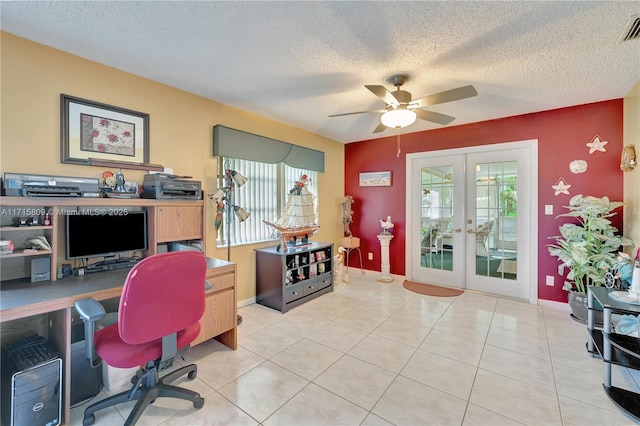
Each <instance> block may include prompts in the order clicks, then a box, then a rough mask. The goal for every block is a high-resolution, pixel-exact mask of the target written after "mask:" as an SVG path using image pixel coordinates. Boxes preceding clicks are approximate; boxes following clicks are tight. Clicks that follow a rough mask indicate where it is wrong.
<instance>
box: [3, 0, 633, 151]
mask: <svg viewBox="0 0 640 426" xmlns="http://www.w3.org/2000/svg"><path fill="white" fill-rule="evenodd" d="M638 13H640V1H592V2H583V1H549V2H545V1H531V2H522V1H510V2H508V1H470V2H466V1H456V2H435V1H418V2H397V1H396V2H389V1H378V2H364V1H358V2H350V1H343V2H329V1H315V2H306V1H305V2H303V1H301V2H241V1H231V2H212V1H199V2H148V1H141V2H135V1H128V2H114V1H104V2H96V1H88V2H78V1H68V2H67V1H55V2H42V1H38V2H30V1H19V2H12V1H1V2H0V14H1V24H0V27H1V29H2V30H4V31H7V32H9V33H13V34H16V35H18V36H21V37H25V38H27V39H30V40H34V41H36V42H39V43H43V44H46V45H48V46H52V47H55V48H57V49H61V50H64V51H67V52H70V53H73V54H75V55H78V56H81V57H84V58H87V59H90V60H93V61H97V62H100V63H103V64H106V65H110V66H112V67H115V68H118V69H122V70H124V71H128V72H130V73H133V74H136V75H139V76H142V77H146V78H149V79H151V80H155V81H158V82H161V83H164V84H168V85H170V86H174V87H177V88H180V89H183V90H186V91H188V92H191V93H195V94H197V95H200V96H203V97H206V98H209V99H212V100H215V101H218V102H221V103H224V104H227V105H231V106H234V107H237V108H241V109H243V110H247V111H251V112H255V113H257V114H260V115H263V116H266V117H269V118H272V119H275V120H278V121H280V122H283V123H287V124H290V125H293V126H297V127H300V128H303V129H306V130H309V131H311V132H315V133H318V134H321V135H324V136H326V137H329V138H331V139H334V140H337V141H340V142H345V143H346V142H353V141H358V140H364V139H371V138H374V137H380V136H388V135H392V134H395V132H396V131H395V130H391V129H388V130H386V131H385V132H383V133H379V134H377V135H373V134H372V131H373V129H374V128H375V127H376V126H377V125H378V123H379V120H380V115H379V114H377V113H369V114H362V115H351V116H346V117H335V118H328V115H330V114H336V113H344V112H352V111H363V110H369V109H380V108H382V107H383V102H382V101H381V100H379V99H378V98H376V97H375V96H374V95H373V94H372V93H371V92H369V91H368V90H367V89H365V88H364V85H365V84H370V85H371V84H373V85H375V84H380V85H384V86H386V87H387V88H389V89H390V90H393V89H394V87H393V86H392V85H391V84H390V83H389V82H388V78H389V77H390V76H391V75H393V74H396V73H399V72H402V73H406V74H408V75H409V76H410V79H409V81H408V82H407V83H406V84H405V85H404V86H403V89H404V90H407V91H409V92H411V93H412V94H413V97H414V99H415V98H418V97H423V96H426V95H429V94H433V93H437V92H440V91H443V90H448V89H452V88H456V87H459V86H464V85H467V84H472V85H473V86H475V88H476V89H477V91H478V93H479V95H478V96H477V97H474V98H469V99H464V100H459V101H455V102H451V103H446V104H440V105H434V106H432V107H429V108H427V109H430V110H433V111H437V112H441V113H444V114H449V115H453V116H455V117H457V119H456V120H455V121H454V122H453V123H451V124H450V125H449V126H453V125H457V124H464V123H472V122H478V121H483V120H490V119H496V118H501V117H508V116H513V115H519V114H525V113H530V112H536V111H543V110H548V109H554V108H559V107H565V106H571V105H579V104H585V103H590V102H597V101H602V100H608V99H614V98H622V97H624V96H625V95H627V94H628V93H629V91H630V90H631V88H632V86H633V85H634V84H635V83H636V82H638V81H640V41H639V40H635V41H628V42H623V43H619V44H618V43H617V42H618V38H619V37H620V35H621V34H622V32H623V30H624V28H625V26H626V24H627V22H628V21H629V18H630V17H631V16H632V15H635V14H638ZM75 95H77V96H81V95H82V94H81V93H76V94H75ZM102 101H105V100H102ZM107 103H108V102H107ZM211 124H212V125H215V124H217V123H216V122H215V117H212V123H211ZM439 127H441V126H440V125H437V124H432V123H429V122H426V121H421V120H418V121H417V122H416V123H415V124H413V125H411V126H409V127H407V128H405V129H402V130H401V131H400V133H408V132H415V131H420V130H428V129H434V128H439Z"/></svg>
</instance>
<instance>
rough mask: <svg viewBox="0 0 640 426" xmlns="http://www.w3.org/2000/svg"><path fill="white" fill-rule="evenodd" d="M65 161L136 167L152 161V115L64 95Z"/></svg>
mask: <svg viewBox="0 0 640 426" xmlns="http://www.w3.org/2000/svg"><path fill="white" fill-rule="evenodd" d="M60 114H61V123H60V129H61V150H60V152H61V161H62V162H63V163H70V164H83V165H87V164H92V162H93V163H96V164H95V165H98V164H99V165H101V166H107V167H108V166H109V163H110V162H112V163H113V165H114V166H115V167H127V166H133V167H127V168H136V167H135V166H136V165H144V164H147V163H148V162H149V114H145V113H142V112H138V111H132V110H129V109H125V108H119V107H116V106H112V105H106V104H102V103H98V102H93V101H89V100H87V99H80V98H75V97H72V96H68V95H64V94H62V95H60Z"/></svg>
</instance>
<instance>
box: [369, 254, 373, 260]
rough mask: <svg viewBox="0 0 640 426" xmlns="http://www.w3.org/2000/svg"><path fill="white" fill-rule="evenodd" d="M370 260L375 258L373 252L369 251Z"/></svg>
mask: <svg viewBox="0 0 640 426" xmlns="http://www.w3.org/2000/svg"><path fill="white" fill-rule="evenodd" d="M369 260H373V253H371V252H369Z"/></svg>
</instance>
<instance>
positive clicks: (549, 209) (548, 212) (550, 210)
mask: <svg viewBox="0 0 640 426" xmlns="http://www.w3.org/2000/svg"><path fill="white" fill-rule="evenodd" d="M544 214H546V215H547V216H549V215H552V214H553V204H545V206H544Z"/></svg>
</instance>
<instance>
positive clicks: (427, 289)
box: [402, 280, 464, 297]
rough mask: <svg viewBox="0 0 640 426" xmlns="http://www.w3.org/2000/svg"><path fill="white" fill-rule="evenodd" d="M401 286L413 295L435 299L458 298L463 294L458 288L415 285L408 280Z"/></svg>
mask: <svg viewBox="0 0 640 426" xmlns="http://www.w3.org/2000/svg"><path fill="white" fill-rule="evenodd" d="M402 286H403V287H404V288H406V289H407V290H410V291H413V292H414V293H420V294H424V295H427V296H437V297H455V296H460V295H461V294H462V293H463V292H464V291H463V290H460V289H458V288H449V287H440V286H437V285H431V284H422V283H416V282H413V281H408V280H404V282H403V283H402Z"/></svg>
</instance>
